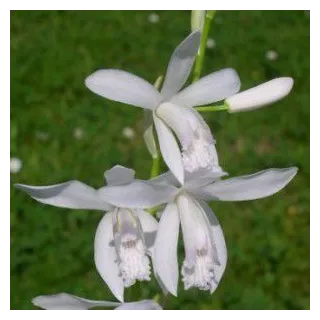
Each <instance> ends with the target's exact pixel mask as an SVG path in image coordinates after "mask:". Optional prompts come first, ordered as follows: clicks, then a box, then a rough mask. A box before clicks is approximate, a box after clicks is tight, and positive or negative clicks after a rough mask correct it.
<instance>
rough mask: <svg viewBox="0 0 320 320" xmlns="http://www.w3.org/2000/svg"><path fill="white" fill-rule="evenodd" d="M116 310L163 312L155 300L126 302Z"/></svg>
mask: <svg viewBox="0 0 320 320" xmlns="http://www.w3.org/2000/svg"><path fill="white" fill-rule="evenodd" d="M115 310H162V308H161V306H160V305H159V304H158V303H156V302H155V301H153V300H141V301H137V302H126V303H123V304H122V305H120V306H119V307H117V308H115Z"/></svg>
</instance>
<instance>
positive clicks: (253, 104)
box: [225, 77, 293, 113]
mask: <svg viewBox="0 0 320 320" xmlns="http://www.w3.org/2000/svg"><path fill="white" fill-rule="evenodd" d="M292 87H293V79H292V78H290V77H281V78H276V79H273V80H270V81H267V82H265V83H262V84H260V85H258V86H256V87H253V88H251V89H248V90H245V91H242V92H240V93H238V94H236V95H234V96H232V97H229V98H228V99H226V100H225V103H226V105H227V106H228V111H229V112H231V113H232V112H240V111H249V110H253V109H257V108H261V107H264V106H266V105H269V104H271V103H274V102H276V101H278V100H280V99H282V98H284V97H285V96H287V95H288V94H289V93H290V91H291V89H292Z"/></svg>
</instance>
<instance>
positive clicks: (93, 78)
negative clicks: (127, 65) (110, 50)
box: [85, 69, 161, 109]
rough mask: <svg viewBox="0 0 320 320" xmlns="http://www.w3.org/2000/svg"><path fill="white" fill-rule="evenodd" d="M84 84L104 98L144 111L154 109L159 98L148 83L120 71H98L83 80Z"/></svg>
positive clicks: (158, 94)
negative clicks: (143, 109)
mask: <svg viewBox="0 0 320 320" xmlns="http://www.w3.org/2000/svg"><path fill="white" fill-rule="evenodd" d="M85 84H86V86H87V87H88V88H89V89H90V90H91V91H92V92H94V93H96V94H98V95H100V96H102V97H104V98H107V99H110V100H114V101H119V102H123V103H126V104H131V105H133V106H136V107H141V108H145V109H154V108H155V107H156V106H157V105H158V103H159V101H160V97H161V96H160V93H159V92H158V91H157V90H156V89H155V88H154V87H153V86H152V85H151V84H150V83H148V82H147V81H145V80H143V79H141V78H139V77H137V76H135V75H133V74H131V73H129V72H125V71H122V70H115V69H106V70H98V71H96V72H94V73H93V74H91V75H90V76H89V77H88V78H87V79H86V80H85Z"/></svg>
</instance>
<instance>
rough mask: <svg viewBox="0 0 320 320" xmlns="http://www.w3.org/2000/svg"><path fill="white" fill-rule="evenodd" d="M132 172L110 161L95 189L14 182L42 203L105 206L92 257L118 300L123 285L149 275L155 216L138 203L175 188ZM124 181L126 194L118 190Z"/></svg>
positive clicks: (160, 198) (153, 201)
mask: <svg viewBox="0 0 320 320" xmlns="http://www.w3.org/2000/svg"><path fill="white" fill-rule="evenodd" d="M134 174H135V172H134V170H131V169H128V168H125V167H122V166H115V167H113V168H112V169H111V170H108V171H106V172H105V174H104V175H105V179H106V182H107V186H104V187H102V188H100V189H99V190H96V189H94V188H92V187H90V186H88V185H86V184H84V183H82V182H80V181H77V180H72V181H68V182H65V183H61V184H57V185H52V186H42V187H39V186H29V185H23V184H16V187H17V188H19V189H21V190H23V191H25V192H27V193H28V194H29V195H30V196H31V197H32V198H34V199H35V200H37V201H39V202H41V203H45V204H50V205H53V206H56V207H63V208H73V209H93V210H103V211H105V212H106V214H105V215H104V216H103V218H102V219H101V221H100V223H99V225H98V228H97V231H96V235H95V242H94V258H95V264H96V267H97V270H98V272H99V273H100V275H101V277H102V278H103V280H104V281H105V282H106V283H107V285H108V286H109V288H110V290H111V291H112V292H113V294H114V295H115V297H116V298H117V299H118V300H119V301H123V292H124V287H129V286H131V285H133V284H134V283H135V282H136V280H140V281H142V280H150V273H151V271H150V261H149V258H148V255H151V253H152V247H153V244H154V239H155V234H156V230H157V221H156V219H155V218H153V217H152V216H151V215H150V214H149V213H148V212H146V211H144V210H142V209H143V208H147V207H152V206H155V205H158V204H160V203H164V202H165V201H167V197H169V198H170V197H172V196H173V195H174V194H175V192H176V188H175V187H172V188H168V186H163V185H159V184H157V183H155V182H152V181H143V180H134ZM124 186H125V187H126V190H127V191H128V192H129V193H130V194H126V193H125V192H123V191H122V188H123V187H124ZM136 198H137V199H138V201H135V199H136ZM133 202H135V204H134V205H133V206H130V205H128V204H130V203H133ZM119 204H120V205H119Z"/></svg>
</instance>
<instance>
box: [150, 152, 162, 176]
mask: <svg viewBox="0 0 320 320" xmlns="http://www.w3.org/2000/svg"><path fill="white" fill-rule="evenodd" d="M160 160H161V158H160V156H159V155H158V156H157V157H154V158H152V166H151V171H150V179H152V178H154V177H156V176H158V175H159V171H160Z"/></svg>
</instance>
